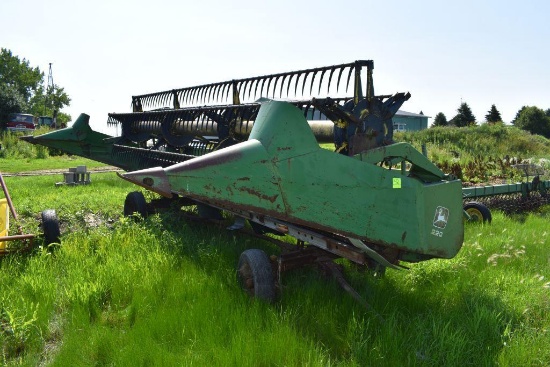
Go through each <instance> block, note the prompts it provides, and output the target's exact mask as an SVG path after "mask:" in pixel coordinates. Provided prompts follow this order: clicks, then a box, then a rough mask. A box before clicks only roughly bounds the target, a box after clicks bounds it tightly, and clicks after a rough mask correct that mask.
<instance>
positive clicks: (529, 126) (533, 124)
mask: <svg viewBox="0 0 550 367" xmlns="http://www.w3.org/2000/svg"><path fill="white" fill-rule="evenodd" d="M515 125H516V126H517V127H519V128H520V129H523V130H527V131H529V132H530V133H531V134H538V135H542V136H544V137H546V138H550V117H548V116H547V115H546V113H545V112H544V111H543V110H542V109H540V108H538V107H534V106H531V107H523V108H522V111H521V113H520V114H519V117H518V118H517V119H516V121H515Z"/></svg>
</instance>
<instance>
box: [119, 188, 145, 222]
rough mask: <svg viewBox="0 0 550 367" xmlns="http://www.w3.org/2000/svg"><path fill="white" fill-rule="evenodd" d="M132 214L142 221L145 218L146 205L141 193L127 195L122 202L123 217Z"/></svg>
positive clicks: (135, 192) (134, 192)
mask: <svg viewBox="0 0 550 367" xmlns="http://www.w3.org/2000/svg"><path fill="white" fill-rule="evenodd" d="M134 214H139V215H140V216H141V217H142V218H143V219H145V218H147V203H146V202H145V197H144V196H143V194H142V193H141V191H133V192H130V193H128V195H126V199H125V200H124V216H125V217H130V216H132V215H134Z"/></svg>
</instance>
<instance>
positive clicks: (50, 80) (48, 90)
mask: <svg viewBox="0 0 550 367" xmlns="http://www.w3.org/2000/svg"><path fill="white" fill-rule="evenodd" d="M52 92H53V75H52V63H51V62H50V71H49V73H48V85H47V86H46V96H45V98H44V116H46V104H47V102H48V97H49V96H50V94H52ZM54 118H55V116H54Z"/></svg>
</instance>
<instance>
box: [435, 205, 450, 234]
mask: <svg viewBox="0 0 550 367" xmlns="http://www.w3.org/2000/svg"><path fill="white" fill-rule="evenodd" d="M448 220H449V209H447V208H445V207H442V206H438V207H437V208H436V209H435V217H434V227H437V228H441V229H443V228H445V227H446V226H447V221H448Z"/></svg>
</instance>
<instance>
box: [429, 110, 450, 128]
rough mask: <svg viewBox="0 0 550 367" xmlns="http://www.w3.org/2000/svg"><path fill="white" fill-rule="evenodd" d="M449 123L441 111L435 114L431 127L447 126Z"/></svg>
mask: <svg viewBox="0 0 550 367" xmlns="http://www.w3.org/2000/svg"><path fill="white" fill-rule="evenodd" d="M448 124H449V123H448V122H447V117H445V114H444V113H443V112H439V113H438V114H437V115H435V119H434V123H433V125H432V126H433V127H435V126H447V125H448Z"/></svg>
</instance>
